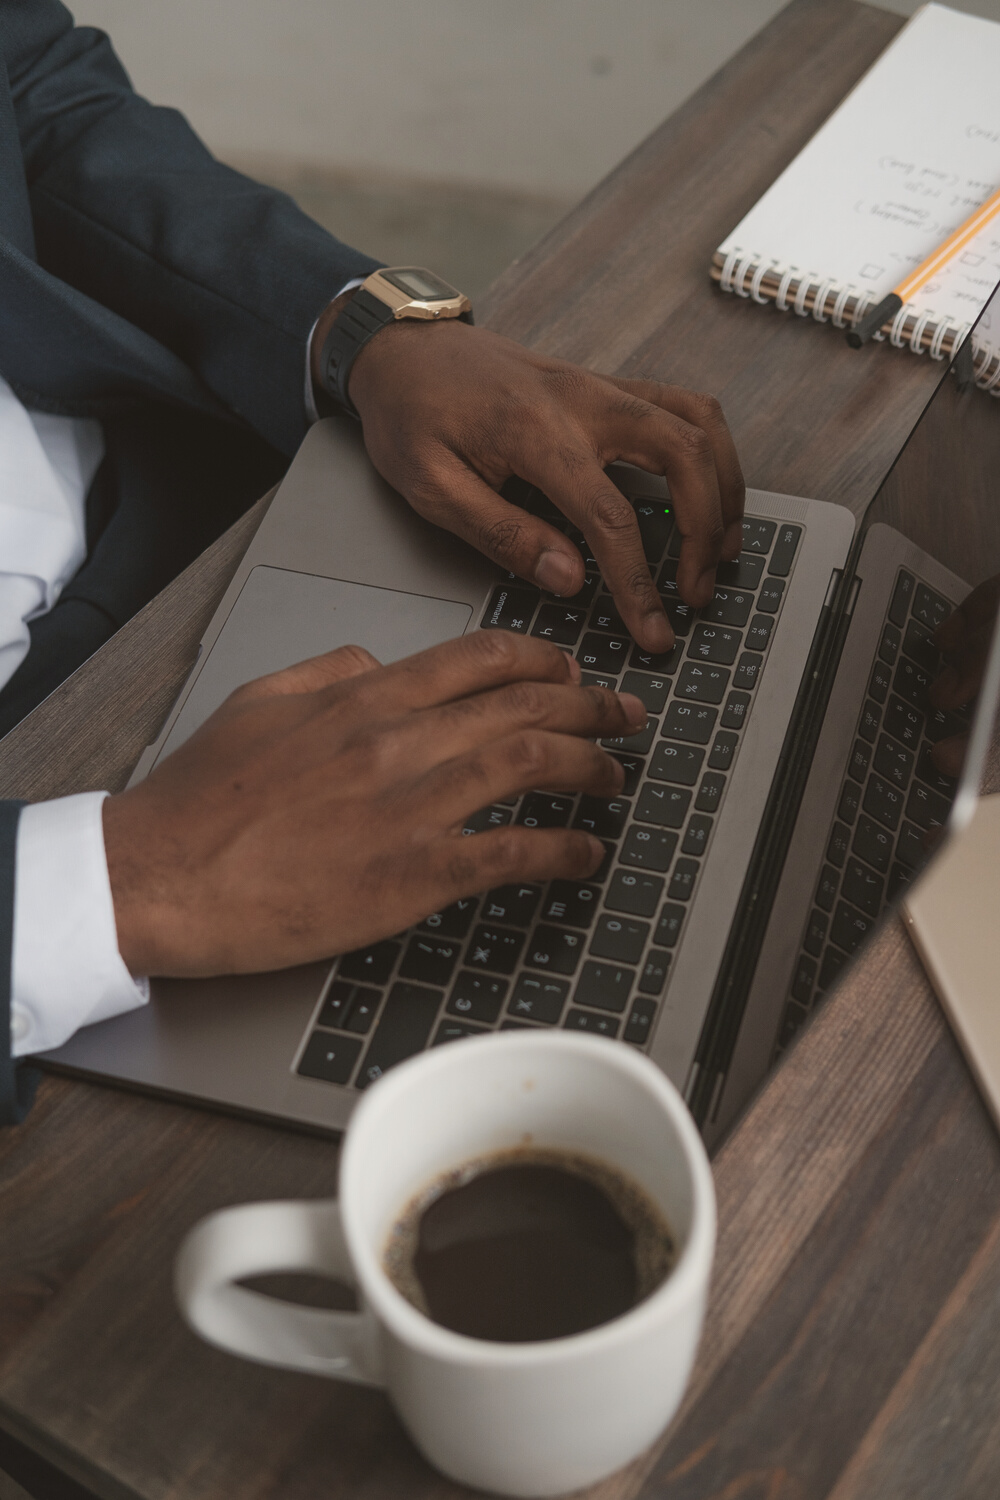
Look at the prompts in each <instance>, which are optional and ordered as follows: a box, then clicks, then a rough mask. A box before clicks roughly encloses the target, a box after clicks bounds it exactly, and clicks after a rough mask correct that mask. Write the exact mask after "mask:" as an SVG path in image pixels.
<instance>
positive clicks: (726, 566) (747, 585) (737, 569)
mask: <svg viewBox="0 0 1000 1500" xmlns="http://www.w3.org/2000/svg"><path fill="white" fill-rule="evenodd" d="M763 571H764V559H763V557H757V556H755V555H754V554H753V553H752V552H741V553H740V555H739V557H737V558H734V559H733V561H732V562H720V564H719V566H718V567H717V568H716V570H715V581H716V583H717V584H718V585H719V586H720V588H731V589H755V588H756V587H757V585H758V583H760V579H761V574H762V573H763ZM674 576H675V577H676V576H677V575H676V564H674Z"/></svg>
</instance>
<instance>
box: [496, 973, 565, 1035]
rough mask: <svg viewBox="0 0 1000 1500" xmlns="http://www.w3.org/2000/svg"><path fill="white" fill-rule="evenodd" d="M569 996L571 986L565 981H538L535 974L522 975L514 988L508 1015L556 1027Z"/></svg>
mask: <svg viewBox="0 0 1000 1500" xmlns="http://www.w3.org/2000/svg"><path fill="white" fill-rule="evenodd" d="M568 994H569V984H568V983H567V981H566V980H565V979H536V977H535V976H534V975H533V974H522V975H521V978H520V979H519V980H518V981H517V984H516V985H515V986H514V993H513V995H511V997H510V1004H509V1005H508V1006H507V1014H508V1015H509V1016H517V1017H518V1018H520V1019H526V1020H530V1021H540V1022H541V1023H542V1025H543V1026H555V1025H557V1024H558V1021H559V1017H560V1016H561V1015H562V1011H563V1006H564V1005H565V1004H566V996H567V995H568Z"/></svg>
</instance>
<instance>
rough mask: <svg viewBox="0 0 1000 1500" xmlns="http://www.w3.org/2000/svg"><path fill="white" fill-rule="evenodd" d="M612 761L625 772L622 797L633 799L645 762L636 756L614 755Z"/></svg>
mask: <svg viewBox="0 0 1000 1500" xmlns="http://www.w3.org/2000/svg"><path fill="white" fill-rule="evenodd" d="M614 759H615V760H616V761H617V762H618V764H619V765H620V766H621V768H622V770H623V771H624V772H625V785H624V786H623V787H622V796H623V797H634V796H635V794H636V792H637V791H638V790H639V782H640V780H641V779H642V773H643V771H644V770H645V769H646V763H645V761H644V760H642V759H641V757H640V756H638V755H616V756H615V757H614Z"/></svg>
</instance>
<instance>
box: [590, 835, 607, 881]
mask: <svg viewBox="0 0 1000 1500" xmlns="http://www.w3.org/2000/svg"><path fill="white" fill-rule="evenodd" d="M587 842H588V844H589V845H590V847H591V849H592V850H593V854H594V864H593V868H592V870H591V872H590V873H591V874H594V873H595V871H597V870H599V869H600V867H601V860H602V859H603V858H604V845H603V844H602V843H601V841H600V839H595V838H594V836H593V835H592V834H589V833H588V834H587Z"/></svg>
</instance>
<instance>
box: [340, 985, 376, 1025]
mask: <svg viewBox="0 0 1000 1500" xmlns="http://www.w3.org/2000/svg"><path fill="white" fill-rule="evenodd" d="M381 1003H382V996H381V995H380V994H379V992H378V990H362V989H359V990H358V993H357V995H356V996H355V998H354V1004H353V1005H352V1006H351V1009H350V1012H349V1013H348V1017H347V1021H346V1022H345V1025H344V1029H345V1031H353V1032H354V1034H355V1035H356V1036H367V1034H368V1032H369V1031H370V1030H371V1025H372V1022H373V1021H374V1019H375V1015H376V1012H377V1011H378V1008H379V1006H380V1005H381Z"/></svg>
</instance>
